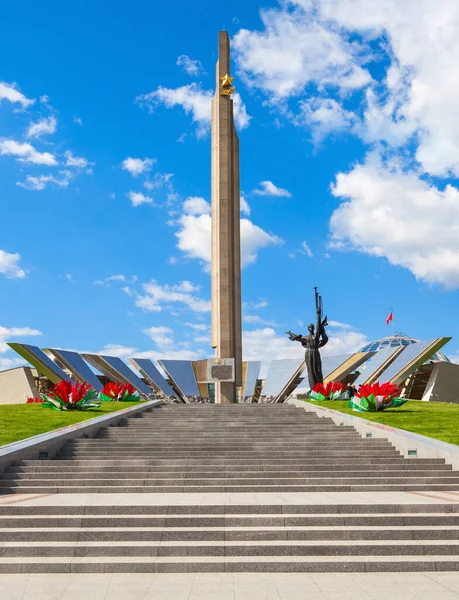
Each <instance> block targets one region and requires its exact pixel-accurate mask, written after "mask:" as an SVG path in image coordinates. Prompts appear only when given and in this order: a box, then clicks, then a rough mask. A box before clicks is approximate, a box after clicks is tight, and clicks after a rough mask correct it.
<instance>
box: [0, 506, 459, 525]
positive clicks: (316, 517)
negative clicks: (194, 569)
mask: <svg viewBox="0 0 459 600" xmlns="http://www.w3.org/2000/svg"><path fill="white" fill-rule="evenodd" d="M344 526H346V527H366V528H368V529H370V528H373V527H385V528H387V527H413V526H423V527H430V528H431V529H433V528H436V527H445V526H448V527H456V528H457V527H459V514H458V513H446V514H439V513H433V514H432V513H421V514H416V513H399V514H390V513H389V514H385V513H381V514H363V515H362V514H339V515H330V514H313V515H311V514H309V515H304V514H283V515H274V514H265V515H262V514H255V515H231V514H229V515H202V514H199V513H197V514H188V515H171V514H159V513H158V514H150V515H146V514H140V515H130V514H117V513H114V512H113V510H112V512H111V513H110V512H108V513H107V514H100V515H81V514H74V515H1V516H0V529H5V528H6V529H10V528H36V527H38V528H43V527H52V528H57V527H59V528H66V527H73V528H75V527H79V528H81V529H84V528H86V527H89V528H91V527H103V528H104V529H107V528H112V527H117V528H124V529H126V528H131V527H137V528H139V527H142V528H143V527H158V528H163V529H164V528H173V527H175V528H184V527H191V528H203V527H215V528H222V527H225V528H228V527H233V528H238V529H241V528H247V527H257V528H267V527H269V528H272V527H275V528H284V527H301V528H304V527H344Z"/></svg>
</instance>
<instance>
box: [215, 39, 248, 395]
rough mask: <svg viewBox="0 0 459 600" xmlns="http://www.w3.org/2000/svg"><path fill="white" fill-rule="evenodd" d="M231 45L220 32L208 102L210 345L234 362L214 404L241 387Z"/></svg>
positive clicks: (217, 387)
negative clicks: (230, 379)
mask: <svg viewBox="0 0 459 600" xmlns="http://www.w3.org/2000/svg"><path fill="white" fill-rule="evenodd" d="M234 91H235V90H234V87H233V77H231V72H230V41H229V37H228V33H227V32H226V31H220V32H219V34H218V62H217V85H216V90H215V96H214V97H213V99H212V347H213V348H215V357H216V358H218V359H220V358H221V359H225V358H228V359H229V358H232V359H234V375H235V376H234V382H228V381H225V382H223V381H222V382H218V383H216V384H215V402H216V403H229V402H236V401H237V395H236V388H237V387H238V386H241V385H242V320H241V234H240V187H239V138H238V136H237V133H236V128H235V127H234V118H233V100H232V98H231V95H232V94H233V93H234Z"/></svg>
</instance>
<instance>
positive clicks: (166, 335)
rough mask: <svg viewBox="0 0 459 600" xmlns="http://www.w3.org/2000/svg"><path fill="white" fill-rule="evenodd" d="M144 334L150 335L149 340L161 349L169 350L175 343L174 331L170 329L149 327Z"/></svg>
mask: <svg viewBox="0 0 459 600" xmlns="http://www.w3.org/2000/svg"><path fill="white" fill-rule="evenodd" d="M142 333H145V335H148V337H149V338H151V340H152V341H153V342H155V344H156V345H157V346H158V348H160V349H161V350H162V349H163V348H169V346H172V344H173V343H174V337H173V331H172V329H171V328H170V327H164V326H161V325H160V326H158V327H148V329H144V330H143V331H142Z"/></svg>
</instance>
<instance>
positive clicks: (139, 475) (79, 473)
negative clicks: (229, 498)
mask: <svg viewBox="0 0 459 600" xmlns="http://www.w3.org/2000/svg"><path fill="white" fill-rule="evenodd" d="M56 476H58V477H61V478H65V479H113V480H119V479H129V480H134V479H146V480H147V479H148V480H152V479H167V480H169V479H180V480H183V479H209V480H210V479H216V480H220V479H229V478H231V479H249V480H257V481H258V480H263V481H264V480H265V479H276V480H284V479H305V478H307V479H308V480H311V479H313V478H314V479H316V478H319V479H336V478H344V479H348V478H363V479H368V478H369V479H378V481H379V480H384V479H385V478H394V477H396V478H405V479H410V480H412V479H413V478H416V479H418V478H422V479H427V478H432V477H434V478H435V479H438V478H446V479H453V478H456V479H459V475H458V474H457V473H456V472H454V471H448V470H443V471H441V470H438V471H437V470H435V471H434V470H432V471H419V470H417V471H406V472H405V471H403V470H398V469H393V470H385V471H382V470H381V471H373V470H371V469H367V470H365V471H363V470H360V471H358V470H351V469H349V470H348V471H344V470H343V471H341V470H340V471H331V470H330V471H231V470H228V469H226V470H221V471H209V470H206V471H194V470H193V471H183V470H177V471H158V470H156V469H149V470H135V471H134V469H132V470H130V471H128V470H127V471H125V472H122V471H121V472H120V471H112V472H106V471H88V470H86V469H84V470H83V469H82V470H76V469H75V470H72V471H65V470H63V471H61V472H59V473H58V474H57V473H56V472H43V471H38V472H34V473H31V472H28V473H11V472H8V473H3V474H0V481H1V480H14V481H19V480H21V481H23V480H26V481H35V480H38V479H40V480H44V479H57V477H56Z"/></svg>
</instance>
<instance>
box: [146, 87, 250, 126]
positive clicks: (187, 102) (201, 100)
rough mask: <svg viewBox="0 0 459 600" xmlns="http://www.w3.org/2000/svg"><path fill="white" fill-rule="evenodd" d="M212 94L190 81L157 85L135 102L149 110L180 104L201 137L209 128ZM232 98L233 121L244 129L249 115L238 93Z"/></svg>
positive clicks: (247, 123)
mask: <svg viewBox="0 0 459 600" xmlns="http://www.w3.org/2000/svg"><path fill="white" fill-rule="evenodd" d="M212 96H213V92H212V91H210V90H203V89H201V86H200V85H198V84H197V83H190V84H189V85H183V86H181V87H178V88H175V89H174V88H165V87H162V86H159V87H158V89H157V90H155V91H153V92H150V93H149V94H144V95H142V96H138V97H137V98H136V102H138V103H139V104H140V105H144V106H146V107H147V108H148V109H149V110H150V111H153V110H154V109H155V108H156V107H157V106H158V105H160V104H163V105H164V106H165V107H166V108H174V107H175V106H181V107H182V108H183V110H184V111H185V113H186V114H187V115H191V118H192V121H193V123H196V125H197V131H196V135H197V136H198V137H203V136H204V135H206V134H207V132H208V131H209V128H210V117H211V105H210V103H211V100H212ZM233 100H234V120H235V123H236V125H237V127H238V128H239V129H244V128H245V127H247V126H248V125H249V121H250V116H249V115H248V114H247V111H246V108H245V105H244V103H243V102H242V100H241V98H240V97H238V94H235V95H234V97H233Z"/></svg>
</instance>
